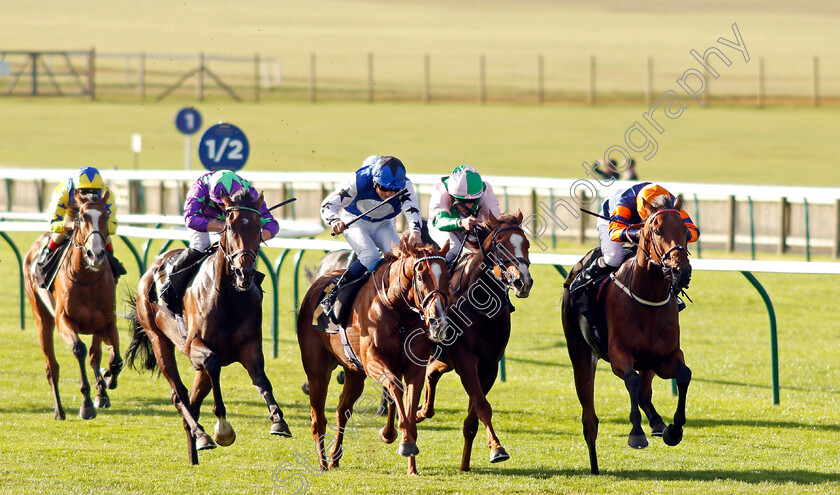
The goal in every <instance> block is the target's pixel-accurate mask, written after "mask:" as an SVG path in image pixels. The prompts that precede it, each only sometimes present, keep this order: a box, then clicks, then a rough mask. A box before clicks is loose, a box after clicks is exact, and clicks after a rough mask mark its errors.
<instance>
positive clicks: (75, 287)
mask: <svg viewBox="0 0 840 495" xmlns="http://www.w3.org/2000/svg"><path fill="white" fill-rule="evenodd" d="M109 194H110V191H109V192H106V193H105V196H104V197H103V198H100V199H96V200H92V201H87V202H86V201H85V199H84V198H83V197H82V195H80V194H79V191H78V189H77V190H76V191H75V194H74V202H75V204H76V205H78V206H71V207H69V208H68V210H67V215H66V219H67V220H69V222H68V224H69V223H72V225H73V230H72V232H71V233H70V234H69V236H68V237H69V239H68V241H67V242H70V243H71V244H70V246H69V247H68V248H67V249H68V252H67V253H65V255H64V259H63V260H61V261H60V262H59V265H58V267H57V273H56V275H55V282H54V284H53V286H52V289H51V290H49V291H47V290H45V289H40V288H38V286H37V282H36V281H35V277H34V276H33V275H32V273H31V271H30V266H31V265H32V264H33V263H35V262H36V261H35V257H36V256H37V255H38V252H39V251H40V249H41V246H42V245H43V244H44V243H45V242H49V234H44V235H42V236H41V237H39V238H38V239H37V240H36V241H35V243H34V244H32V247H31V248H29V252H27V253H26V257H25V258H24V260H23V276H24V287H25V289H26V295H27V296H29V303H30V305H31V306H32V314H33V315H34V316H35V325H36V326H37V327H38V340H39V341H40V343H41V349H42V350H43V351H44V357H45V358H46V360H47V380H49V382H50V385H51V386H52V391H53V399H54V401H55V419H64V408H63V407H62V406H61V398H60V397H59V394H58V362H57V361H56V360H55V349H54V348H53V333H52V332H53V329H54V328H58V334H59V335H60V336H61V338H62V339H63V340H64V341H65V342H66V343H67V344H69V345H70V346H71V347H72V350H73V355H74V356H76V359H78V360H79V368H80V371H81V373H82V387H81V392H82V406H81V408H80V409H79V416H81V417H82V419H91V418H95V417H96V408H105V407H110V406H111V401H110V399H109V398H108V393H107V391H106V389H109V388H110V389H113V388H116V387H117V375H119V373H120V370H121V369H122V358H120V342H119V337H118V335H117V314H116V284H115V282H114V274H113V272H112V271H111V266H110V264H109V261H108V259H107V254H106V252H105V245H106V243H107V242H106V237H107V236H108V217H109V214H108V209H107V206H106V205H107V201H108V196H109ZM68 230H69V227H68ZM50 295H51V296H52V298H54V300H55V307H54V308H53V307H51V306H52V302H51V301H45V300H44V299H47V300H49V298H50ZM79 334H84V335H89V334H91V335H93V339H92V340H91V344H90V355H89V361H90V366H91V368H93V376H94V379H95V380H96V391H97V393H96V400H95V401H91V399H90V384H89V383H88V379H87V375H86V374H85V364H84V359H85V355H86V354H88V351H87V348H86V347H85V344H84V342H82V341H81V340H80V339H79ZM103 342H104V343H105V345H108V346H110V347H111V359H110V361H109V364H108V369H107V370H104V371H105V372H104V373H103V372H102V370H100V369H99V362H100V359H101V357H102V343H103ZM103 374H104V375H105V376H103Z"/></svg>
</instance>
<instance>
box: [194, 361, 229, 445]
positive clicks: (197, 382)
mask: <svg viewBox="0 0 840 495" xmlns="http://www.w3.org/2000/svg"><path fill="white" fill-rule="evenodd" d="M212 389H213V383H212V382H211V381H210V375H208V374H207V372H206V371H204V370H195V378H194V379H193V384H192V388H191V389H190V392H189V398H190V412H191V413H192V416H193V419H195V420H196V422H197V421H198V420H199V418H200V417H201V404H202V403H203V402H204V399H205V398H206V397H207V394H209V393H210V391H211V390H212ZM234 436H235V434H234ZM215 440H216V442H218V443H220V444H221V442H219V439H218V438H216V439H215Z"/></svg>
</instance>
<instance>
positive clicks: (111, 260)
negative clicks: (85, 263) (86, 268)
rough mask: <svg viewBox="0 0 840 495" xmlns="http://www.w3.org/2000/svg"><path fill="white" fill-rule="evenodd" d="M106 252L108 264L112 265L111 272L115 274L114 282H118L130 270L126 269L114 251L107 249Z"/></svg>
mask: <svg viewBox="0 0 840 495" xmlns="http://www.w3.org/2000/svg"><path fill="white" fill-rule="evenodd" d="M105 253H106V256H108V264H109V265H110V267H111V272H112V273H113V274H114V283H116V282H118V281H119V280H120V277H121V276H123V275H125V274H126V273H128V272H127V271H126V270H125V267H124V266H123V264H122V263H121V262H120V260H118V259H117V257H116V256H114V252H113V251H109V250H105Z"/></svg>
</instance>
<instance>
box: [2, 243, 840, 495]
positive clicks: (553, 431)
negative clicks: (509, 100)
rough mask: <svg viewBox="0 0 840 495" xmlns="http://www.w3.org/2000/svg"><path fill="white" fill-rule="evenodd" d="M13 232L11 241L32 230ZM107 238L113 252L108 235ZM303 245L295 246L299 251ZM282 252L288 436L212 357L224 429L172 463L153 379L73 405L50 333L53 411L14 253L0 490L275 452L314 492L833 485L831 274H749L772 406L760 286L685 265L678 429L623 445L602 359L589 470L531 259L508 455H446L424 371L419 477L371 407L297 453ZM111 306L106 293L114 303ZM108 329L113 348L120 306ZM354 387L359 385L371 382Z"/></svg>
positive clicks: (59, 485) (514, 358)
mask: <svg viewBox="0 0 840 495" xmlns="http://www.w3.org/2000/svg"><path fill="white" fill-rule="evenodd" d="M14 238H15V240H16V241H17V242H18V243H20V244H26V243H28V242H30V241H31V239H32V238H33V236H26V235H16V236H14ZM117 249H118V253H119V254H120V255H121V256H122V257H123V258H124V259H128V253H127V252H123V250H124V248H122V246H118V247H117ZM277 254H278V253H276V252H271V253H270V256H271V257H272V258H274V257H275V256H276V255H277ZM309 256H310V255H307V259H308V260H309V262H311V261H314V259H315V258H314V257H312V258H309ZM0 258H2V262H3V264H4V265H6V264H7V263H10V262H13V261H12V260H13V255H12V253H11V251H10V250H9V249H8V248H7V247H4V248H0ZM305 261H306V260H305ZM127 265H128V266H131V264H130V263H127ZM288 268H289V267H287V268H286V269H284V271H285V272H286V273H284V274H283V276H282V283H283V289H282V290H283V292H282V294H281V296H280V299H281V304H282V309H281V315H280V316H281V320H280V321H281V325H282V326H281V328H280V357H279V359H268V363H267V373H268V376H269V378H270V379H271V380H272V382H273V385H274V388H275V395H276V396H277V398H278V399H279V401H280V404H281V407H282V408H283V410H284V412H285V415H286V418H287V420H288V422H289V425H290V427H291V429H292V432H293V434H294V437H293V438H291V439H279V438H276V437H271V436H269V434H268V427H269V421H268V419H267V417H266V410H265V406H264V404H263V403H262V401H261V399H260V398H259V397H258V395H257V393H256V391H255V390H254V389H253V387H252V386H251V385H250V383H249V381H248V379H247V375H246V373H245V372H244V370H243V369H241V368H240V367H237V366H234V367H231V368H228V369H225V370H224V372H223V374H222V386H223V393H224V397H225V399H226V404H227V407H228V418H229V419H230V421H231V422H232V424H233V426H234V428H235V429H236V431H237V433H238V439H237V441H236V443H235V444H234V445H233V446H231V447H229V448H219V449H216V450H214V451H209V452H204V453H201V454H199V455H200V461H201V464H200V465H199V466H197V467H190V466H189V465H187V462H186V449H185V436H184V433H183V429H182V427H181V423H180V420H179V418H178V416H177V413H176V412H175V409H174V407H173V406H172V404H171V403H170V401H169V392H168V387H167V385H166V382H165V380H163V379H162V378H150V377H149V375H148V374H146V375H139V374H137V373H136V372H135V371H133V370H126V371H124V373H123V375H121V377H120V386H119V388H117V389H116V390H114V391H112V393H111V394H110V395H111V399H112V404H113V406H112V408H111V409H109V410H105V411H101V413H100V415H99V416H98V417H97V418H96V419H94V420H91V421H82V420H81V419H79V418H78V416H77V414H76V413H77V410H78V409H77V408H78V406H79V403H80V395H79V392H78V371H77V370H78V367H77V365H76V364H75V362H74V360H73V358H72V356H71V353H70V351H69V349H68V348H67V346H66V345H64V344H62V343H61V342H58V343H57V346H56V347H57V356H58V360H59V362H60V364H61V366H62V368H61V370H62V371H61V391H62V394H63V400H64V404H65V407H66V410H67V414H68V419H67V420H66V421H64V422H56V421H55V420H54V419H52V400H51V394H50V391H49V386H48V384H47V382H46V379H45V377H44V366H43V358H42V356H41V352H40V349H39V347H38V343H37V338H36V335H35V331H34V329H33V321H32V319H31V317H27V322H26V324H27V328H26V330H24V331H21V330H19V329H18V324H17V319H16V318H17V305H16V304H15V301H16V298H17V283H16V276H15V275H14V273H13V270H3V272H2V275H0V280H2V287H3V289H2V291H0V296H2V297H3V299H4V301H5V303H4V304H3V305H0V321H1V322H2V323H0V336H2V338H0V341H2V342H3V344H4V345H3V346H2V347H0V363H3V365H2V366H3V370H4V372H3V373H2V374H0V403H2V404H3V405H2V406H0V411H2V412H1V413H0V426H2V428H3V434H2V435H0V466H3V467H2V469H0V486H2V487H3V492H4V493H52V492H73V493H93V492H101V491H108V492H109V493H148V492H156V493H253V492H270V491H272V490H273V487H272V484H271V476H272V473H273V472H275V471H276V470H277V468H278V467H280V466H284V465H286V464H284V463H289V464H290V465H293V466H295V467H288V468H286V470H285V471H282V472H279V473H278V474H276V475H275V479H286V476H287V475H289V474H293V475H296V476H301V477H304V478H305V479H306V480H307V483H309V485H310V487H311V492H312V493H396V492H399V493H431V492H445V493H482V492H483V493H486V492H492V493H499V492H505V493H615V494H624V493H721V494H723V493H726V494H728V493H755V494H759V493H761V494H764V493H780V494H781V493H784V494H791V493H827V492H833V491H837V490H838V489H840V464H838V461H837V459H838V455H840V447H838V445H840V428H838V427H837V421H836V419H837V418H836V412H837V410H838V407H840V388H838V385H837V383H838V380H840V370H838V368H837V367H836V366H833V365H832V364H831V363H833V362H834V355H835V354H836V353H835V352H834V349H835V348H836V345H835V343H836V341H837V339H838V338H840V330H838V327H837V325H836V324H835V322H836V321H837V318H838V317H840V314H838V311H837V308H836V305H830V304H827V303H826V301H834V300H836V299H837V298H838V297H840V292H838V288H837V287H838V286H837V283H836V277H826V276H785V275H761V274H759V275H758V278H759V280H760V281H762V282H763V283H764V284H765V286H766V288H767V290H768V292H769V293H770V295H771V297H772V298H773V300H774V303H775V306H776V312H777V314H778V317H779V354H780V377H781V385H782V388H781V405H779V406H773V405H772V401H771V398H772V394H771V389H770V377H771V373H770V345H769V338H768V325H767V315H766V313H765V310H764V307H763V304H762V303H761V300H760V298H759V297H758V295H757V293H756V292H755V291H754V290H753V289H752V288H751V287H750V286H749V284H748V283H747V281H746V280H744V279H743V277H742V276H741V275H739V274H722V273H710V272H697V273H695V275H694V277H693V280H692V284H691V292H690V293H691V295H692V297H693V299H694V301H695V304H693V305H689V308H688V309H687V310H686V311H685V312H684V313H682V315H681V320H682V325H683V333H682V345H683V349H684V351H685V354H686V361H687V364H688V365H689V366H690V367H691V369H692V371H693V380H692V383H691V387H690V389H689V396H688V407H687V416H688V424H687V426H686V429H685V437H684V440H683V442H682V443H681V444H680V445H679V446H677V447H667V446H665V445H664V444H663V443H662V442H661V441H660V440H659V439H651V440H652V441H651V446H650V447H649V448H647V449H646V450H642V451H634V450H631V449H630V448H629V447H627V445H626V442H627V436H626V435H627V433H628V432H629V423H628V420H627V415H628V399H627V397H626V391H625V389H624V385H623V384H622V383H621V382H620V381H619V380H618V379H617V378H616V377H615V376H613V375H612V374H611V373H610V372H609V371H608V369H607V367H606V366H604V365H603V363H602V365H601V366H600V372H599V374H598V379H597V381H596V394H597V401H596V407H597V411H598V414H599V417H600V419H601V425H600V438H599V442H598V447H599V459H600V466H601V470H602V473H603V474H602V476H600V477H597V478H596V477H593V476H591V475H590V474H588V461H587V456H586V448H585V445H584V443H583V438H582V435H581V427H580V422H579V421H580V419H579V418H580V406H579V404H578V402H577V399H576V396H575V393H574V387H573V384H572V372H571V367H570V365H569V359H568V355H567V354H566V349H565V339H564V337H563V334H562V329H561V327H560V323H559V310H558V308H557V305H558V302H557V299H558V294H559V289H560V278H559V276H558V275H557V274H556V273H555V272H554V270H553V269H552V268H550V267H534V269H533V275H534V279H535V286H534V289H533V291H532V293H531V297H530V298H528V299H527V300H521V301H515V302H516V304H517V311H516V313H514V315H513V336H512V340H511V343H510V346H509V348H508V353H507V356H508V360H507V374H508V381H507V382H505V383H497V384H496V386H495V387H494V389H493V391H492V392H491V394H490V401H491V403H492V404H493V406H494V411H495V414H494V425H495V427H496V430H497V433H498V435H499V436H500V438H501V440H502V443H503V445H504V446H505V447H506V449H507V450H508V452H509V453H510V454H511V456H512V457H511V459H510V460H508V461H507V462H505V463H503V464H495V465H491V464H489V463H488V461H487V456H488V451H487V449H486V447H485V443H484V436H483V432H480V433H479V436H478V439H477V441H476V445H475V447H474V450H473V462H472V465H473V468H474V469H473V472H472V473H470V474H463V473H459V472H458V470H457V466H458V463H459V460H460V452H461V446H462V443H461V442H462V437H461V422H462V420H463V417H464V415H465V407H466V398H465V395H464V393H463V391H462V390H461V388H460V384H459V381H458V380H457V378H456V377H455V376H454V375H450V376H446V377H444V379H443V380H442V381H441V383H440V388H439V391H440V392H439V395H438V401H437V411H438V414H437V416H435V417H434V418H433V419H431V420H429V421H427V422H425V423H423V424H421V425H420V429H419V439H418V446H419V448H420V452H421V453H420V455H419V456H418V457H417V462H418V467H419V470H420V473H421V476H420V478H408V477H406V476H405V475H404V470H405V467H406V466H405V460H404V459H403V458H401V457H400V456H399V455H398V454H397V453H396V446H395V445H385V444H382V443H381V442H380V441H379V440H378V435H377V431H378V430H379V428H380V427H381V426H382V424H383V422H382V420H379V419H377V420H371V421H368V420H363V419H359V421H358V426H359V434H358V437H357V438H348V439H347V441H346V443H345V449H346V451H345V452H346V454H345V457H344V459H343V461H342V467H341V469H340V470H338V471H335V472H328V473H325V474H320V475H316V474H315V473H311V472H308V471H307V470H306V469H305V468H303V467H301V466H300V465H297V460H298V459H299V458H301V459H303V460H305V461H309V462H314V460H315V453H314V448H313V442H312V440H311V437H310V435H309V410H308V400H307V398H306V396H304V395H303V394H302V393H301V392H300V388H299V387H300V384H301V382H302V381H303V380H304V373H303V370H302V367H301V365H300V358H299V354H298V350H297V343H296V340H295V338H294V333H293V329H292V326H291V314H290V312H289V308H290V306H291V297H290V293H289V292H290V279H289V277H290V270H288ZM136 280H137V274H136V268H134V267H131V269H130V271H129V275H128V276H127V277H126V278H125V279H123V280H122V281H121V283H120V290H123V289H124V288H126V287H129V286H131V285H133V284H134V283H136ZM269 295H270V294H269ZM123 309H124V308H123V304H122V303H120V304H119V307H118V311H119V312H122V311H123ZM266 311H268V308H266ZM28 313H29V310H28V308H27V314H28ZM268 317H269V315H268V314H266V318H268ZM120 336H121V339H122V346H123V348H124V347H125V346H126V344H127V342H128V330H127V325H126V324H125V323H124V322H122V323H121V331H120ZM265 337H266V340H265V346H264V348H265V350H266V353H270V349H271V343H270V340H269V335H268V326H266V335H265ZM88 342H89V340H88ZM179 364H180V368H181V372H182V374H183V375H184V377H185V380H187V381H189V380H190V379H191V378H190V376H191V374H192V373H191V372H190V371H189V365H188V363H187V362H186V360H184V359H181V360H180V361H179ZM338 393H339V387H337V386H335V385H333V386H332V390H331V391H330V395H329V398H328V405H329V409H328V411H327V415H328V418H331V417H334V412H333V411H334V407H335V405H336V403H337V397H338ZM366 393H372V389H371V387H370V386H368V388H367V392H366ZM654 401H655V403H656V405H657V406H658V410H659V412H660V413H662V415H663V417H665V418H666V421H667V420H670V418H671V417H672V414H673V410H674V408H675V406H676V402H675V399H674V398H673V397H672V396H671V395H670V385H669V384H668V383H667V382H665V381H662V380H657V381H656V382H655V388H654ZM203 414H204V415H203V416H202V418H203V424H204V425H205V427H207V428H211V427H212V425H213V423H214V421H213V419H212V413H211V408H210V406H209V402H208V403H206V404H205V407H204V413H203ZM295 453H297V454H298V456H297V457H296V454H295ZM281 492H282V491H281Z"/></svg>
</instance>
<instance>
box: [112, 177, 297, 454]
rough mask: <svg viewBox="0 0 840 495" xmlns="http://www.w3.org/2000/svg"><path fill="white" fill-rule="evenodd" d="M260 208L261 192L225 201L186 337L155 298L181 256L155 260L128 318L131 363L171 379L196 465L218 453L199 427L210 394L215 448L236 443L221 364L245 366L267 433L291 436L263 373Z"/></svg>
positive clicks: (194, 287)
mask: <svg viewBox="0 0 840 495" xmlns="http://www.w3.org/2000/svg"><path fill="white" fill-rule="evenodd" d="M262 204H263V195H262V193H260V195H259V197H258V198H252V197H251V195H250V193H249V192H248V189H242V190H240V191H237V192H236V193H234V194H233V195H232V196H231V197H228V196H224V197H223V198H222V205H223V210H224V212H225V228H224V230H223V231H222V233H221V237H220V239H219V243H218V247H217V248H215V250H214V252H213V253H212V254H211V255H210V256H209V257H208V258H207V259H205V260H204V262H203V263H202V265H201V267H200V268H199V271H198V273H197V274H196V275H195V278H194V279H193V281H192V282H191V284H190V286H189V287H188V288H187V291H186V294H185V295H184V298H183V308H184V317H183V325H184V326H183V331H184V333H183V334H182V333H181V332H182V329H180V328H179V325H178V322H177V321H176V318H175V317H174V316H173V315H172V314H171V313H170V312H169V311H168V310H166V309H163V308H162V307H161V306H160V303H159V300H158V297H159V296H158V294H159V290H160V286H161V285H162V284H163V280H164V279H165V270H163V269H161V267H162V265H164V262H165V260H166V259H167V258H170V257H172V256H174V255H177V253H178V252H180V250H172V251H168V252H166V253H164V254H162V255H160V256H158V257H157V259H156V260H155V262H154V263H153V264H152V266H151V267H150V268H149V270H148V271H147V272H146V273H145V274H144V275H143V277H142V278H141V279H140V284H139V286H138V287H137V299H136V307H135V312H134V314H133V315H130V316H134V318H133V320H134V323H135V331H134V339H133V340H132V342H131V344H130V345H129V348H128V350H127V351H126V360H127V361H128V363H129V364H131V365H133V364H134V361H135V359H137V358H138V357H141V356H142V357H141V359H142V360H143V361H144V362H143V363H142V365H143V366H144V367H145V368H146V369H150V370H151V369H154V368H155V367H158V368H159V369H160V371H161V373H163V376H164V377H166V379H167V380H168V381H169V385H170V387H171V390H172V395H171V396H172V402H173V403H174V404H175V408H176V409H177V410H178V412H179V413H181V416H183V419H184V430H185V431H186V433H187V441H188V452H189V459H190V463H192V464H198V454H197V452H196V451H197V450H203V449H211V448H214V447H216V443H214V442H213V439H211V438H210V436H209V435H207V434H206V433H205V432H204V428H203V427H202V426H201V425H200V424H199V423H198V418H199V409H200V408H201V403H202V401H203V400H204V398H205V397H206V396H207V394H208V393H209V392H210V391H211V390H212V391H213V405H214V407H213V413H214V414H215V415H216V419H217V422H216V427H215V435H214V438H215V440H216V442H218V443H219V444H220V445H224V446H227V445H230V444H232V443H233V441H234V440H235V439H236V433H235V432H234V431H233V428H232V427H231V426H230V423H229V422H228V421H227V418H226V409H225V404H224V402H223V401H222V392H221V388H220V386H219V375H220V373H221V369H222V366H227V365H229V364H232V363H235V362H239V363H241V364H242V366H243V367H245V369H246V370H247V371H248V374H249V375H250V376H251V381H252V383H253V384H254V386H256V388H257V391H258V392H259V393H260V395H262V397H263V399H264V400H265V403H266V405H267V406H268V412H269V418H270V419H271V422H272V424H271V430H270V433H271V434H272V435H280V436H285V437H289V436H291V435H292V434H291V432H290V431H289V427H288V425H286V422H285V421H284V420H283V411H281V410H280V407H278V406H277V402H276V401H275V400H274V395H273V392H272V387H271V383H270V382H269V381H268V378H267V377H266V375H265V371H264V366H265V358H264V357H263V350H262V314H263V313H262V292H261V290H260V287H259V285H258V284H257V283H256V282H255V277H256V273H257V272H256V261H257V252H258V250H259V248H260V234H261V230H262V223H261V219H260V208H261V207H262ZM176 348H177V349H178V350H179V351H181V352H182V353H183V354H185V355H186V356H187V357H189V359H190V363H191V364H192V366H193V368H194V369H195V381H194V382H193V386H192V389H191V390H190V391H189V392H187V389H186V387H185V386H184V384H183V382H181V377H180V375H179V374H178V367H177V363H176V361H175V349H176ZM152 353H153V354H152Z"/></svg>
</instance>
